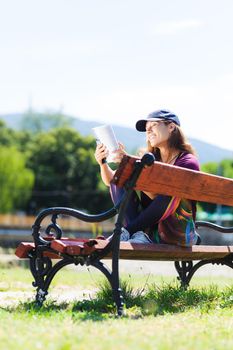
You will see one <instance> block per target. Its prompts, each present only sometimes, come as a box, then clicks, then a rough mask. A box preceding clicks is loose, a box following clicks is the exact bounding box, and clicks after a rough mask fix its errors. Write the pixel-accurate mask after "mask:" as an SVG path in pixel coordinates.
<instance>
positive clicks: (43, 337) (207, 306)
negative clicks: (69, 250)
mask: <svg viewBox="0 0 233 350" xmlns="http://www.w3.org/2000/svg"><path fill="white" fill-rule="evenodd" d="M229 272H230V273H231V270H230V269H229ZM229 276H230V274H229ZM122 277H123V279H124V281H125V280H127V282H126V285H127V283H128V284H129V285H130V286H132V288H133V290H134V291H135V294H134V292H132V293H131V292H130V293H131V294H132V298H131V299H132V300H130V301H129V302H128V305H130V306H128V308H127V310H126V316H124V317H123V318H120V319H119V318H117V317H115V314H114V312H113V305H109V306H108V304H111V297H110V299H109V295H108V292H109V291H107V294H104V293H102V294H98V287H99V285H100V284H103V282H102V281H103V278H102V275H101V274H100V273H98V272H96V271H95V270H93V269H89V270H87V269H81V271H80V269H78V268H77V269H74V268H65V269H63V271H61V272H60V273H58V274H57V276H56V277H55V279H54V281H53V283H52V286H51V289H50V297H49V298H48V301H47V302H46V303H45V305H44V307H43V308H42V309H40V310H38V309H35V308H34V307H33V304H32V303H31V301H32V300H33V299H32V298H33V296H34V288H33V287H32V286H31V282H32V276H31V274H30V272H29V270H28V269H25V268H22V267H12V268H7V269H6V268H0V294H2V295H3V294H6V293H9V294H10V293H13V292H15V294H16V299H15V297H14V300H13V301H14V302H13V303H12V305H11V304H4V302H3V301H2V302H1V299H0V348H1V349H9V350H13V349H30V348H33V349H46V350H50V349H60V350H68V349H85V350H87V349H94V350H98V349H103V350H105V349H106V350H107V349H108V350H109V349H119V350H121V349H124V350H125V349H133V350H135V349H153V350H154V349H161V350H164V349H168V350H169V349H173V348H174V349H176V350H177V349H184V350H189V349H190V350H193V349H200V350H202V349H204V350H205V349H206V350H207V349H208V350H209V349H216V350H218V349H226V350H227V349H229V350H230V349H233V331H232V330H233V278H230V277H224V276H221V277H218V276H216V277H211V278H209V277H202V278H200V277H196V278H194V279H193V282H192V283H191V288H190V290H189V291H187V292H185V291H183V290H182V291H181V290H180V289H179V287H178V284H177V282H176V279H175V277H173V276H166V277H162V276H155V275H148V274H143V273H141V274H124V275H123V276H122ZM213 285H214V286H213ZM157 286H159V289H156V288H157ZM105 288H106V287H105ZM153 288H155V291H154V289H153ZM142 289H143V290H144V291H142ZM82 290H84V291H86V290H90V291H97V295H94V294H93V295H92V296H91V301H90V303H89V300H87V301H77V300H76V299H75V293H77V291H82ZM67 291H69V292H74V299H73V300H71V301H69V302H61V303H60V304H59V303H58V304H56V302H55V301H54V300H56V297H57V296H58V295H59V294H62V293H66V292H67ZM18 292H25V293H26V294H25V296H23V295H22V294H20V296H18V299H17V293H18ZM105 292H106V291H105ZM130 293H129V294H130ZM140 293H141V295H140ZM149 295H150V297H148V296H149ZM79 296H80V294H79ZM86 297H87V296H86ZM12 298H13V297H12ZM28 298H29V299H28ZM129 298H130V297H129ZM87 299H90V298H89V297H88V298H87ZM140 300H141V301H142V302H141V301H140ZM8 301H9V300H8ZM154 301H155V302H154ZM105 302H106V310H107V311H103V310H102V308H103V305H104V303H105ZM80 310H81V311H80Z"/></svg>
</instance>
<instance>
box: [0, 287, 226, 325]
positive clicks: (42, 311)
mask: <svg viewBox="0 0 233 350" xmlns="http://www.w3.org/2000/svg"><path fill="white" fill-rule="evenodd" d="M121 287H122V294H123V298H124V302H125V311H126V313H125V317H129V318H139V317H144V316H148V315H152V316H157V315H164V314H168V313H170V314H174V313H180V312H185V311H188V310H199V311H200V312H202V313H207V312H209V311H211V310H215V309H216V308H218V309H220V308H221V309H224V308H230V309H231V308H233V286H229V287H227V288H225V289H223V290H219V289H218V287H217V286H215V285H211V286H210V287H202V288H200V289H198V288H189V289H188V290H184V289H183V288H181V287H180V286H178V284H165V283H164V284H163V285H162V286H157V285H150V286H148V287H147V290H144V289H136V290H135V289H133V287H132V286H131V285H130V282H129V281H122V283H121ZM2 309H4V310H5V311H8V312H22V313H23V312H26V313H30V314H37V315H42V316H47V317H50V316H53V315H55V314H58V313H60V314H61V313H65V314H67V313H68V314H69V313H70V315H71V317H72V320H73V321H78V320H79V321H80V320H82V321H87V320H92V321H95V322H96V321H103V320H105V319H107V318H115V317H116V316H115V315H116V308H115V304H114V302H113V300H112V290H111V288H110V286H109V284H108V282H107V281H104V282H103V283H102V284H101V285H100V289H99V292H97V294H96V296H95V297H94V298H91V299H88V300H79V301H74V302H69V303H68V302H63V303H59V304H57V303H56V302H55V301H51V300H50V301H46V302H45V303H44V305H43V306H42V307H38V306H37V305H36V304H35V303H34V302H33V301H27V302H24V303H20V304H19V305H17V306H11V307H6V308H2Z"/></svg>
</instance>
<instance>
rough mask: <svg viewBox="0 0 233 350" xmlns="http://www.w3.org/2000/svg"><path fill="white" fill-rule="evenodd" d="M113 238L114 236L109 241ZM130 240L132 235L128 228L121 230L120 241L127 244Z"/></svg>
mask: <svg viewBox="0 0 233 350" xmlns="http://www.w3.org/2000/svg"><path fill="white" fill-rule="evenodd" d="M112 237H113V234H112V235H111V236H109V237H108V240H109V241H110V240H111V239H112ZM129 239H130V234H129V232H128V231H127V230H126V228H124V227H122V228H121V237H120V241H121V242H127V241H128V240H129Z"/></svg>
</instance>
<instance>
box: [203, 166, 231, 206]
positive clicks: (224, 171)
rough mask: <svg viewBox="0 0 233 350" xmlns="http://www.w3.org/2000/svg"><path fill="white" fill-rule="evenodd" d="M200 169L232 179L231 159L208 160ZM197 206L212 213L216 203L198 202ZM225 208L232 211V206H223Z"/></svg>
mask: <svg viewBox="0 0 233 350" xmlns="http://www.w3.org/2000/svg"><path fill="white" fill-rule="evenodd" d="M201 170H202V171H204V172H206V173H209V174H213V175H219V176H223V177H227V178H230V179H233V160H232V159H224V160H222V161H221V162H220V163H214V162H209V163H206V164H203V165H202V167H201ZM199 206H200V208H201V209H202V210H204V211H206V212H210V213H213V212H215V210H216V205H215V204H211V203H203V202H200V203H199ZM225 210H226V211H227V212H233V208H230V207H225Z"/></svg>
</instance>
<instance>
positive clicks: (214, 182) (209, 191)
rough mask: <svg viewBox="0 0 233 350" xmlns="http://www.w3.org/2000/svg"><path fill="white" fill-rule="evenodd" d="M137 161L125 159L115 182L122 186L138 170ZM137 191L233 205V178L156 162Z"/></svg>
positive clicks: (144, 175)
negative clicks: (136, 167)
mask: <svg viewBox="0 0 233 350" xmlns="http://www.w3.org/2000/svg"><path fill="white" fill-rule="evenodd" d="M135 160H136V159H135V158H133V157H129V156H125V157H124V159H123V160H122V163H121V164H120V166H119V168H118V170H117V172H116V174H115V176H114V179H113V183H115V184H117V185H118V186H120V187H122V186H123V185H124V184H125V182H126V180H127V179H128V178H129V176H130V175H131V174H132V172H133V169H134V163H135ZM136 190H140V191H148V192H153V193H157V194H164V195H169V196H176V197H179V198H186V199H192V200H196V201H203V202H208V203H218V204H224V205H229V206H233V179H228V178H224V177H221V176H216V175H212V174H207V173H204V172H199V171H195V170H190V169H185V168H181V167H177V166H174V165H169V164H164V163H160V162H155V163H154V164H153V165H152V166H150V167H147V168H145V169H143V171H142V173H141V175H140V177H139V179H138V181H137V184H136Z"/></svg>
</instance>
